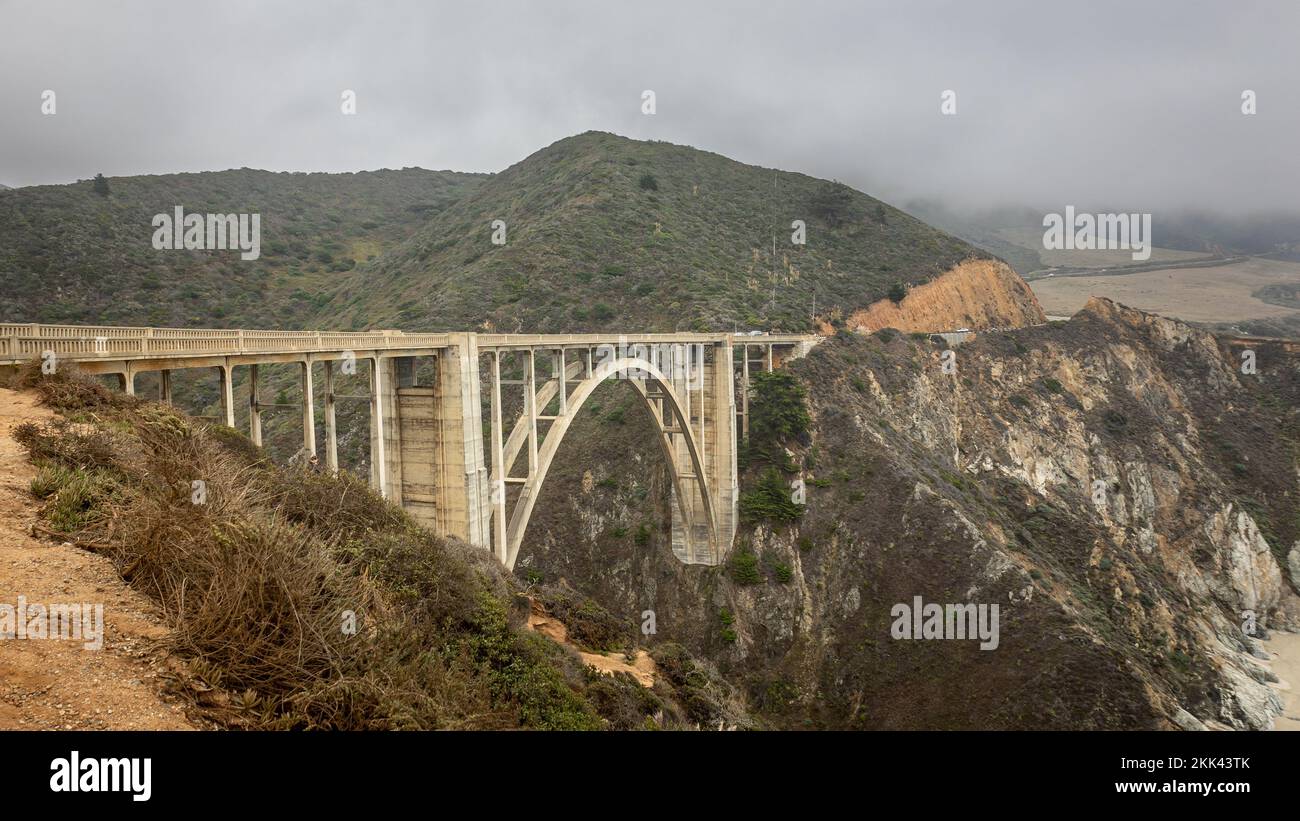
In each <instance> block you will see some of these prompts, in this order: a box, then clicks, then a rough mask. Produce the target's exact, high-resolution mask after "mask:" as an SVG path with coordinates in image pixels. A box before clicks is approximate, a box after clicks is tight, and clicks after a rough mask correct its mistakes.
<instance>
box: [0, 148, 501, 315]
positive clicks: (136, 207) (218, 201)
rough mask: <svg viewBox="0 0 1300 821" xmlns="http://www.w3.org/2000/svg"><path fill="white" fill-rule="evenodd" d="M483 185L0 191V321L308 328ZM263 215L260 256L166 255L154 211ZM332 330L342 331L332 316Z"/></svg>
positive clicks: (261, 176) (423, 181) (237, 177)
mask: <svg viewBox="0 0 1300 821" xmlns="http://www.w3.org/2000/svg"><path fill="white" fill-rule="evenodd" d="M482 179H483V176H482V175H477V174H459V173H454V172H450V171H425V170H422V169H418V168H413V169H404V170H401V171H373V172H362V173H358V174H298V173H294V174H290V173H280V174H275V173H271V172H268V171H253V170H250V169H239V170H234V171H217V172H205V173H202V174H166V175H160V176H141V177H110V178H108V180H107V184H108V193H107V194H101V193H96V191H95V189H94V185H93V183H91V182H90V181H85V182H80V183H76V184H73V185H42V186H31V187H27V188H21V189H15V190H11V191H5V192H3V193H0V320H3V321H6V322H49V323H84V324H120V325H155V326H179V327H214V326H228V325H237V326H242V327H252V328H260V327H279V328H300V327H307V326H312V325H318V324H319V323H320V322H322V321H325V320H322V319H320V318H319V316H320V315H319V314H318V313H317V311H318V309H319V307H320V305H321V304H322V302H323V300H322V298H321V294H322V290H323V288H324V287H325V286H326V285H328V284H331V283H333V282H335V281H337V279H338V277H339V276H340V274H341V273H342V272H344V271H347V270H350V269H351V268H353V267H354V266H355V265H357V264H358V263H362V262H365V261H366V260H367V259H369V258H371V257H373V256H377V255H378V254H380V253H382V252H383V251H384V250H385V249H386V248H388V247H390V246H392V245H395V244H396V243H397V242H398V241H400V240H401V239H403V238H405V237H406V236H408V235H409V234H410V233H411V232H412V231H413V230H414V229H415V228H416V227H417V226H419V225H421V224H423V223H424V222H425V221H426V220H427V219H428V217H429V216H430V215H431V214H433V213H436V212H437V211H438V210H439V209H441V208H443V207H445V205H446V204H447V203H448V202H450V201H451V200H453V199H455V198H456V197H458V196H459V195H460V194H461V193H463V192H464V191H466V190H469V189H472V188H473V187H475V186H476V185H478V184H479V183H480V182H481V180H482ZM176 206H181V207H183V208H184V209H185V212H186V213H220V214H230V213H247V214H254V213H256V214H259V215H260V218H261V257H260V258H259V259H257V260H247V261H245V260H241V259H240V257H239V254H238V252H235V251H184V250H180V251H178V250H156V249H154V247H153V245H152V238H153V233H154V228H153V226H152V223H151V221H152V219H153V217H154V215H155V214H160V213H161V214H168V215H171V214H172V213H173V209H174V208H175V207H176ZM326 324H327V325H328V326H331V327H332V323H329V322H328V321H326Z"/></svg>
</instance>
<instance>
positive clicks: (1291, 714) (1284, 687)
mask: <svg viewBox="0 0 1300 821" xmlns="http://www.w3.org/2000/svg"><path fill="white" fill-rule="evenodd" d="M1264 649H1265V650H1267V651H1268V654H1269V656H1271V657H1272V661H1271V662H1269V667H1270V668H1271V669H1272V670H1273V673H1274V674H1275V675H1276V676H1277V677H1278V678H1279V679H1281V681H1280V682H1279V683H1277V684H1274V685H1273V686H1274V687H1276V688H1277V689H1278V690H1280V691H1281V692H1282V701H1283V703H1284V704H1285V705H1286V708H1285V709H1284V710H1283V711H1282V715H1280V716H1278V717H1277V719H1276V720H1275V722H1274V725H1273V729H1275V730H1300V633H1282V632H1275V633H1273V634H1271V637H1270V638H1269V640H1268V641H1266V642H1264Z"/></svg>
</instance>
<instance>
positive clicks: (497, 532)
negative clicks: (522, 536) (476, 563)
mask: <svg viewBox="0 0 1300 821" xmlns="http://www.w3.org/2000/svg"><path fill="white" fill-rule="evenodd" d="M490 378H491V392H492V420H491V421H492V489H491V495H490V502H491V505H492V544H493V546H494V547H495V549H496V557H497V560H498V561H500V562H501V563H502V564H505V563H506V561H507V560H508V553H509V547H508V545H507V544H506V464H505V445H504V442H503V436H502V426H501V352H500V351H493V352H492V373H491V375H490Z"/></svg>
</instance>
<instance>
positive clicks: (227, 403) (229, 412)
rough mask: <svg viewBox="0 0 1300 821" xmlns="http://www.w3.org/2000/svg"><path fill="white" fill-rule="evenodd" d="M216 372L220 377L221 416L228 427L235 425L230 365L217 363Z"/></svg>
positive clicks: (233, 392)
mask: <svg viewBox="0 0 1300 821" xmlns="http://www.w3.org/2000/svg"><path fill="white" fill-rule="evenodd" d="M217 374H218V375H219V376H220V379H221V418H222V424H224V425H225V426H226V427H228V428H233V427H234V426H235V391H234V387H233V386H232V385H231V381H232V380H231V367H230V365H228V364H227V365H218V366H217Z"/></svg>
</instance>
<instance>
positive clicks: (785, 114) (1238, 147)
mask: <svg viewBox="0 0 1300 821" xmlns="http://www.w3.org/2000/svg"><path fill="white" fill-rule="evenodd" d="M1044 6H1046V4H1044V3H1041V2H1037V3H1035V2H1023V3H1022V2H981V3H971V2H907V3H903V2H891V3H861V2H857V3H855V2H842V3H830V2H824V3H821V2H799V3H788V4H784V3H777V2H773V1H772V0H763V2H755V3H749V4H738V3H735V4H732V3H728V4H719V3H703V2H698V0H696V2H669V1H668V0H658V1H657V2H655V3H645V4H633V3H619V4H615V3H610V2H608V0H607V1H606V2H591V3H578V2H567V3H560V2H546V3H535V2H534V3H524V2H519V3H515V2H507V0H499V1H498V2H494V3H490V4H486V3H484V4H481V3H457V4H450V3H439V4H429V3H420V2H409V3H397V2H393V3H385V2H374V1H373V0H364V1H363V0H357V2H354V3H347V4H345V3H333V4H329V3H325V4H320V3H312V4H308V3H298V4H291V3H280V4H269V3H251V2H247V3H246V2H222V3H217V4H180V3H174V2H169V3H144V2H136V3H121V4H107V3H95V2H81V3H70V2H58V0H54V1H51V0H44V2H41V3H32V4H28V3H21V4H20V3H17V2H0V29H3V30H4V31H5V37H4V40H5V46H4V49H3V51H2V52H0V115H2V117H3V120H2V122H0V183H6V184H9V185H31V184H38V183H57V182H68V181H72V180H74V179H78V178H85V177H89V176H92V175H93V174H94V173H96V172H101V171H102V172H103V173H105V174H108V175H110V176H113V175H126V174H142V173H167V172H175V171H200V170H216V169H224V168H237V167H243V166H248V167H253V168H268V169H272V170H314V171H350V170H360V169H373V168H381V167H389V168H399V167H403V166H412V165H418V166H423V167H426V168H453V169H457V170H466V171H496V170H500V169H502V168H504V167H506V166H508V165H510V164H511V163H513V162H516V161H518V160H519V159H521V158H522V157H524V156H526V155H527V154H529V153H532V152H533V151H535V150H537V149H538V148H540V147H542V146H544V145H546V144H549V143H551V142H553V141H555V140H557V139H560V138H562V137H565V136H568V135H571V134H574V133H577V132H580V131H584V130H587V129H600V130H607V131H613V132H616V133H620V134H624V135H627V136H630V137H637V138H642V139H651V138H653V139H662V140H669V141H671V142H677V143H685V144H689V145H694V146H696V147H699V148H703V149H707V150H710V151H716V152H719V153H721V154H725V155H728V156H731V157H735V158H736V159H739V160H742V161H745V162H750V163H756V164H760V165H765V166H775V167H780V168H786V169H790V170H797V171H803V172H806V173H809V174H814V175H817V176H824V177H835V178H838V179H841V180H844V181H845V182H848V183H850V184H852V185H854V186H855V187H858V188H862V189H864V190H866V191H869V192H871V193H875V194H878V195H880V196H883V197H885V198H886V199H890V200H893V201H896V202H901V201H905V200H907V199H911V198H915V197H926V198H934V199H939V200H942V201H945V202H949V203H952V204H956V205H968V206H970V205H999V204H1012V203H1040V204H1064V203H1077V204H1087V203H1105V204H1107V205H1108V206H1109V207H1116V208H1125V209H1138V208H1141V209H1144V210H1154V209H1159V208H1173V207H1195V208H1207V209H1216V210H1225V211H1233V212H1239V213H1240V212H1248V211H1252V210H1255V209H1266V208H1288V209H1294V208H1296V206H1297V204H1300V198H1298V197H1297V195H1296V191H1297V188H1300V153H1298V152H1297V150H1296V142H1297V135H1298V134H1300V92H1298V91H1297V89H1296V82H1297V81H1298V80H1300V49H1296V48H1295V47H1294V43H1295V41H1296V39H1297V35H1300V5H1297V4H1295V3H1294V2H1272V3H1240V2H1238V3H1233V4H1228V3H1214V4H1210V3H1195V2H1170V3H1165V4H1160V6H1157V4H1154V3H1148V4H1138V3H1132V2H1115V3H1107V2H1092V3H1086V4H1084V3H1073V4H1068V5H1067V4H1060V6H1057V7H1054V8H1050V9H1049V8H1044ZM345 88H349V89H354V90H355V91H356V93H357V98H358V114H357V116H355V117H345V116H343V115H342V114H340V112H339V99H340V93H341V91H342V90H343V89H345ZM1247 88H1249V89H1253V90H1254V91H1256V92H1257V94H1258V100H1259V103H1258V105H1259V113H1258V114H1257V115H1255V116H1253V117H1247V116H1243V115H1242V114H1241V113H1240V95H1241V92H1242V90H1243V89H1247ZM44 89H53V90H54V91H55V92H56V93H57V94H58V113H57V114H56V115H55V116H52V117H47V116H42V114H41V113H40V102H41V100H40V95H41V91H42V90H44ZM643 89H653V90H654V91H655V92H656V94H657V96H658V113H657V114H655V115H654V116H652V117H647V116H643V115H642V114H641V113H640V95H641V92H642V90H643ZM944 89H953V90H955V91H956V92H957V105H958V113H957V115H956V116H955V117H944V116H941V115H940V113H939V103H940V93H941V92H942V91H943V90H944Z"/></svg>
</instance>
